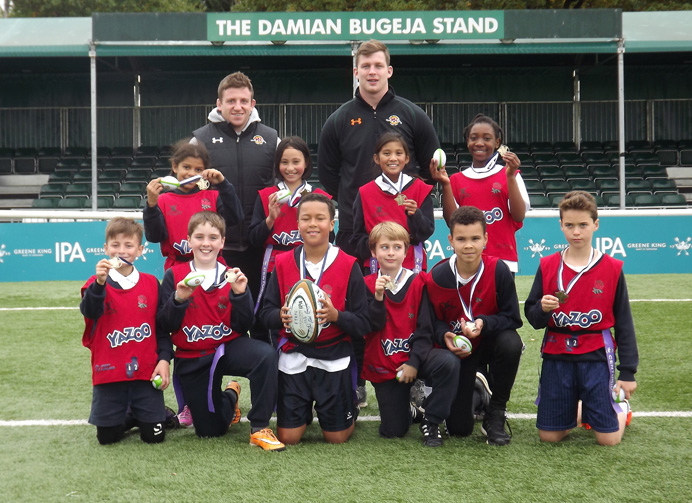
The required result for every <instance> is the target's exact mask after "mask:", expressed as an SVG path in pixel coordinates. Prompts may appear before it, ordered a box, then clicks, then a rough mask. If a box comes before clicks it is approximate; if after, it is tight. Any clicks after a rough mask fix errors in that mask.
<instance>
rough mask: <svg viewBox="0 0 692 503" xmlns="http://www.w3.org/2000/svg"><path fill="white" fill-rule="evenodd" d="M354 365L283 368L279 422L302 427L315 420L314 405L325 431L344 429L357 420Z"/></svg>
mask: <svg viewBox="0 0 692 503" xmlns="http://www.w3.org/2000/svg"><path fill="white" fill-rule="evenodd" d="M352 388H353V383H352V380H351V368H350V367H349V368H346V369H344V370H340V371H338V372H327V371H326V370H322V369H318V368H315V367H308V368H307V369H306V370H305V372H301V373H300V374H285V373H283V372H281V371H280V372H279V400H278V403H277V406H276V424H277V425H278V427H279V428H299V427H301V426H304V425H306V424H310V422H311V421H312V405H313V402H314V404H315V411H316V412H317V419H318V421H319V422H320V428H322V431H329V432H333V431H342V430H345V429H347V428H349V427H350V426H351V425H352V424H353V418H354V413H355V411H354V408H355V404H354V401H353V389H352Z"/></svg>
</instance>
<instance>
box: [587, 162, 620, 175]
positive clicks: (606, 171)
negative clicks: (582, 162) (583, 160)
mask: <svg viewBox="0 0 692 503" xmlns="http://www.w3.org/2000/svg"><path fill="white" fill-rule="evenodd" d="M587 169H588V170H589V173H591V176H592V177H593V178H617V176H618V171H617V169H616V168H614V167H613V166H611V165H610V164H590V165H589V166H588V168H587Z"/></svg>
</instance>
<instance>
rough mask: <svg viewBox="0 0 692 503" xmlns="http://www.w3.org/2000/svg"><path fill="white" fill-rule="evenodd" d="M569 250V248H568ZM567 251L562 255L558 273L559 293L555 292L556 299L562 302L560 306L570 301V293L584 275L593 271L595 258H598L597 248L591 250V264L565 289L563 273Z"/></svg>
mask: <svg viewBox="0 0 692 503" xmlns="http://www.w3.org/2000/svg"><path fill="white" fill-rule="evenodd" d="M567 250H569V248H567ZM567 250H564V251H563V252H562V253H560V268H559V269H558V271H557V291H556V292H555V297H557V300H558V301H559V302H560V304H564V303H565V302H567V301H568V300H569V292H570V291H571V290H572V288H574V285H576V284H577V281H579V278H581V277H582V275H583V274H584V273H585V272H586V271H588V270H589V269H591V267H593V266H594V265H595V261H594V257H595V256H596V250H595V248H591V255H590V256H589V262H588V263H587V264H586V266H584V268H583V269H582V270H581V271H579V274H577V275H576V276H575V277H574V278H572V281H570V282H569V283H568V284H567V288H565V285H564V283H563V281H562V272H563V271H564V269H565V252H566V251H567Z"/></svg>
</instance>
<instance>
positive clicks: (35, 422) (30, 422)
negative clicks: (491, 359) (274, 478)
mask: <svg viewBox="0 0 692 503" xmlns="http://www.w3.org/2000/svg"><path fill="white" fill-rule="evenodd" d="M508 415H509V419H516V420H533V419H536V414H525V413H517V414H511V413H510V414H508ZM632 416H633V417H663V418H674V417H684V418H687V417H692V411H685V410H672V411H648V412H647V411H639V412H632ZM275 420H276V418H272V421H275ZM379 420H380V416H358V421H362V422H366V423H368V422H375V421H379ZM241 421H242V422H244V423H246V422H248V420H247V418H245V417H244V418H242V419H241ZM88 424H89V423H88V422H87V421H86V419H26V420H14V421H2V420H0V427H10V428H12V427H18V426H87V425H88Z"/></svg>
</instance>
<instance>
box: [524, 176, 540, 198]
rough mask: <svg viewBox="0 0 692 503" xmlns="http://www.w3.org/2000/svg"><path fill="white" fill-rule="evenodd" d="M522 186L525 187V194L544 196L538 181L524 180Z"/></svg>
mask: <svg viewBox="0 0 692 503" xmlns="http://www.w3.org/2000/svg"><path fill="white" fill-rule="evenodd" d="M524 185H526V192H528V193H529V195H531V194H541V195H543V194H544V190H543V184H542V183H541V182H539V181H538V180H524Z"/></svg>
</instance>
